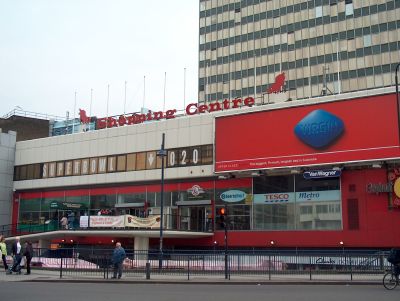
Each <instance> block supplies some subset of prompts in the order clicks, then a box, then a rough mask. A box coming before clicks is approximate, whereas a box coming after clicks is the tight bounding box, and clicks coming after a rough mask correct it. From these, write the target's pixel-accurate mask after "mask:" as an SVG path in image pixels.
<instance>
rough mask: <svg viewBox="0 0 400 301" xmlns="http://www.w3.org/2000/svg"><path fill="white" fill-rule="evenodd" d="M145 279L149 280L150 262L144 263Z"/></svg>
mask: <svg viewBox="0 0 400 301" xmlns="http://www.w3.org/2000/svg"><path fill="white" fill-rule="evenodd" d="M146 279H150V262H146Z"/></svg>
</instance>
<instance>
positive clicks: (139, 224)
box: [125, 215, 161, 229]
mask: <svg viewBox="0 0 400 301" xmlns="http://www.w3.org/2000/svg"><path fill="white" fill-rule="evenodd" d="M160 218H161V217H160V216H159V215H152V216H150V217H137V216H133V215H125V226H126V227H135V228H151V229H155V228H158V229H159V228H160Z"/></svg>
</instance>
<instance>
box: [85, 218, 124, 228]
mask: <svg viewBox="0 0 400 301" xmlns="http://www.w3.org/2000/svg"><path fill="white" fill-rule="evenodd" d="M124 221H125V219H124V215H120V216H102V215H99V216H91V217H90V228H110V227H111V228H123V227H125V225H124Z"/></svg>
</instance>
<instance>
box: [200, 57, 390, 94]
mask: <svg viewBox="0 0 400 301" xmlns="http://www.w3.org/2000/svg"><path fill="white" fill-rule="evenodd" d="M278 65H279V64H278ZM396 66H397V63H394V64H387V65H383V66H375V67H369V68H360V69H357V70H350V71H341V72H340V80H346V79H351V78H359V77H364V76H372V75H379V74H384V73H393V72H395V70H396ZM278 70H279V69H278ZM326 78H327V83H331V82H333V81H337V80H338V74H337V73H327V74H326ZM323 81H324V76H323V75H316V76H312V77H310V78H308V77H307V78H298V79H295V80H288V81H286V84H285V90H294V89H297V88H300V87H305V86H309V85H310V83H311V85H318V84H322V83H323ZM268 87H269V84H267V85H259V86H257V94H260V93H263V92H265V91H266V90H267V88H268ZM199 89H200V91H204V89H205V86H204V85H200V87H199ZM252 94H254V86H252V87H248V88H243V89H240V90H231V91H230V95H229V94H224V93H222V92H218V93H209V94H207V101H215V100H221V99H225V98H229V97H232V98H237V97H244V96H247V95H252Z"/></svg>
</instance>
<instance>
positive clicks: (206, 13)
mask: <svg viewBox="0 0 400 301" xmlns="http://www.w3.org/2000/svg"><path fill="white" fill-rule="evenodd" d="M205 1H206V0H200V18H204V17H210V16H213V15H217V14H222V13H224V12H228V11H235V12H237V11H239V12H240V10H241V9H242V8H245V7H248V6H251V5H257V4H260V3H261V2H265V1H272V0H242V1H240V2H236V3H230V4H226V5H222V6H219V7H214V8H211V9H207V10H206V9H205V5H204V2H205ZM338 1H339V0H311V1H305V2H302V3H297V4H293V5H288V6H283V7H280V8H279V9H276V10H277V11H278V14H279V15H285V14H286V13H288V12H289V13H291V12H299V11H302V10H306V9H310V8H314V7H318V6H323V5H335V4H337V3H338ZM352 2H353V1H352V0H346V4H350V3H352ZM392 2H394V1H392Z"/></svg>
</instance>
